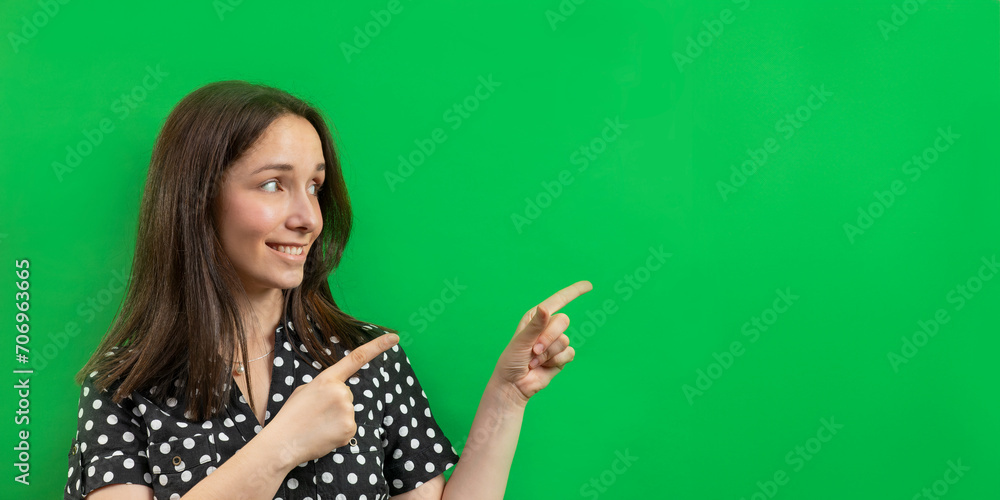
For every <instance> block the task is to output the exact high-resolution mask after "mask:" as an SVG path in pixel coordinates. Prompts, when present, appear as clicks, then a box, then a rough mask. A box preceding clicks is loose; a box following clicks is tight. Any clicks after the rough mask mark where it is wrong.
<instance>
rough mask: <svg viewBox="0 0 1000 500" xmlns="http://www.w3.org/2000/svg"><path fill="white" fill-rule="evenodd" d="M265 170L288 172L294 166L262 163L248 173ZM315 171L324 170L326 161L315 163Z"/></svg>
mask: <svg viewBox="0 0 1000 500" xmlns="http://www.w3.org/2000/svg"><path fill="white" fill-rule="evenodd" d="M265 170H281V171H283V172H289V171H292V170H295V167H292V166H291V165H289V164H287V163H269V164H267V165H264V166H263V167H260V168H258V169H257V170H254V171H253V172H251V173H250V175H257V173H259V172H263V171H265ZM316 171H317V172H324V171H326V163H318V164H316Z"/></svg>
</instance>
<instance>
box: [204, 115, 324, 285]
mask: <svg viewBox="0 0 1000 500" xmlns="http://www.w3.org/2000/svg"><path fill="white" fill-rule="evenodd" d="M324 169H325V161H324V158H323V147H322V143H320V140H319V134H317V133H316V129H315V128H313V126H312V124H311V123H309V121H308V120H306V119H305V118H302V117H300V116H298V115H293V114H286V115H283V116H281V117H280V118H277V119H275V120H274V121H273V122H272V123H271V125H270V126H268V128H267V129H266V130H265V131H264V133H263V134H262V135H261V137H260V139H259V140H258V141H257V143H255V144H254V146H253V147H251V149H250V150H248V151H247V152H246V153H245V154H244V155H243V156H242V157H240V159H239V160H237V161H236V162H234V163H233V164H232V165H231V166H230V167H229V169H228V170H227V173H226V176H225V177H224V179H225V180H224V183H223V185H222V188H221V191H220V194H219V199H218V200H217V201H218V205H217V211H216V213H215V220H216V224H217V227H218V230H219V238H220V240H221V242H222V248H223V250H224V251H225V252H226V255H228V256H229V259H230V260H231V261H232V263H233V265H234V266H235V267H236V271H237V273H238V274H239V276H240V279H242V280H243V285H244V286H245V287H246V289H247V292H248V293H257V292H260V291H263V290H266V289H270V288H277V289H287V288H294V287H296V286H298V285H299V284H300V283H301V282H302V274H303V266H304V264H305V261H306V255H308V253H309V249H310V248H312V244H313V242H314V241H316V238H317V237H318V236H319V233H320V231H321V230H322V229H323V218H322V215H321V213H320V207H319V197H318V196H317V194H318V192H319V189H320V187H321V186H322V185H323V182H324V180H325V178H326V173H325V171H324Z"/></svg>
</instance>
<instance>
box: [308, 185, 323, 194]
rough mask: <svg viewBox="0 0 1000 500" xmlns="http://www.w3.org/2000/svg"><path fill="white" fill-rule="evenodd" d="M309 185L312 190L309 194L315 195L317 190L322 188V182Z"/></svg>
mask: <svg viewBox="0 0 1000 500" xmlns="http://www.w3.org/2000/svg"><path fill="white" fill-rule="evenodd" d="M310 187H311V188H313V191H312V193H311V194H313V195H315V196H318V195H319V192H320V191H322V190H323V185H322V184H313V185H312V186H310Z"/></svg>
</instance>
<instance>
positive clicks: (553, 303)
mask: <svg viewBox="0 0 1000 500" xmlns="http://www.w3.org/2000/svg"><path fill="white" fill-rule="evenodd" d="M593 288H594V287H593V285H591V284H590V282H589V281H578V282H576V283H573V284H572V285H570V286H568V287H566V288H564V289H562V290H560V291H558V292H556V293H555V294H554V295H552V296H551V297H549V298H547V299H545V300H544V301H542V303H540V304H538V305H537V306H535V307H533V308H531V309H530V310H528V312H526V313H524V317H522V318H521V322H520V323H519V324H518V325H517V330H516V331H515V332H514V337H513V338H512V339H511V341H510V344H508V345H507V348H506V349H504V351H503V353H501V354H500V360H499V361H497V366H496V368H495V369H494V370H493V380H494V381H495V382H496V383H497V384H499V385H500V386H501V388H502V389H503V390H505V391H506V392H509V393H510V394H511V397H512V399H514V400H515V401H516V402H517V403H520V404H527V402H528V399H529V398H531V397H532V396H534V395H535V394H536V393H537V392H538V391H540V390H542V389H544V388H545V387H546V386H548V385H549V382H550V381H551V380H552V378H553V377H555V376H556V374H557V373H559V372H560V371H561V370H562V369H563V367H564V366H566V363H569V362H570V361H573V357H574V355H575V354H576V351H575V350H574V349H573V348H572V347H570V346H569V337H568V336H566V334H565V333H563V332H565V331H566V328H567V327H569V316H567V315H565V314H563V313H558V314H555V313H556V311H558V310H559V309H562V307H563V306H565V305H566V304H568V303H569V302H570V301H572V300H573V299H575V298H577V297H579V296H580V295H582V294H584V293H587V292H589V291H591V290H593Z"/></svg>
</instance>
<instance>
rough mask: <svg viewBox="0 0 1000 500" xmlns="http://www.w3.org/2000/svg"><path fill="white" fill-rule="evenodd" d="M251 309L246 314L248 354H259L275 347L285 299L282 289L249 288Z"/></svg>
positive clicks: (245, 325)
mask: <svg viewBox="0 0 1000 500" xmlns="http://www.w3.org/2000/svg"><path fill="white" fill-rule="evenodd" d="M247 297H248V298H249V299H250V307H251V311H249V312H248V313H247V314H246V315H244V318H243V321H244V327H245V328H246V334H247V355H248V356H249V357H251V358H252V357H254V356H259V355H261V354H263V353H265V352H267V351H268V350H269V349H271V348H272V347H274V329H275V328H276V327H277V326H278V322H279V321H281V311H282V308H283V307H284V300H283V296H282V293H281V290H280V289H277V288H266V289H256V290H249V289H248V290H247Z"/></svg>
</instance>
